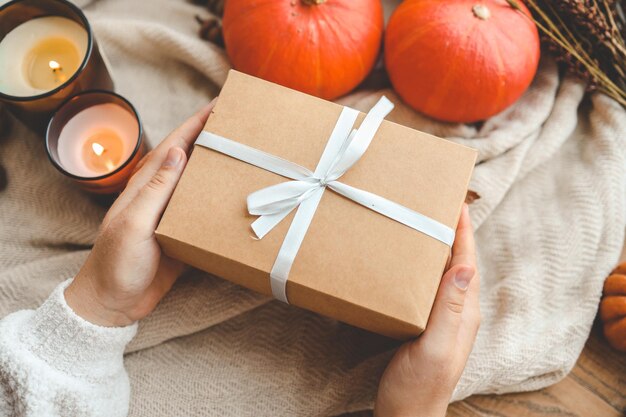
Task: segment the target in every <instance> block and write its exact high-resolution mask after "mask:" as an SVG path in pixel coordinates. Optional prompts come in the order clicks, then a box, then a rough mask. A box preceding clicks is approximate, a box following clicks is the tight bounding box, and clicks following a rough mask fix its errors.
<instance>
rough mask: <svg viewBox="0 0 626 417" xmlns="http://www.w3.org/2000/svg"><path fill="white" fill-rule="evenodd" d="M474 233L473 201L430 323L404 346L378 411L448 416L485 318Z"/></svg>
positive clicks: (399, 416)
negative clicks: (479, 327)
mask: <svg viewBox="0 0 626 417" xmlns="http://www.w3.org/2000/svg"><path fill="white" fill-rule="evenodd" d="M479 281H480V277H479V274H478V270H477V268H476V254H475V250H474V233H473V230H472V224H471V222H470V218H469V213H468V208H467V205H464V206H463V212H462V214H461V219H460V220H459V225H458V227H457V231H456V239H455V240H454V245H453V246H452V259H451V261H450V265H449V267H448V270H447V271H446V273H445V274H444V275H443V277H442V279H441V284H440V286H439V291H438V293H437V297H436V299H435V304H434V306H433V309H432V312H431V315H430V319H429V320H428V326H427V328H426V330H425V331H424V333H423V334H422V335H421V336H420V337H419V338H418V339H417V340H414V341H411V342H408V343H406V344H404V345H403V346H401V347H400V349H398V351H397V352H396V354H395V356H394V357H393V359H392V360H391V362H390V363H389V365H388V366H387V369H386V370H385V373H384V374H383V376H382V378H381V380H380V384H379V387H378V396H377V398H376V407H375V415H376V417H443V416H445V414H446V409H447V407H448V403H449V402H450V397H451V396H452V392H453V391H454V388H455V386H456V384H457V383H458V381H459V378H460V377H461V373H462V372H463V369H464V368H465V364H466V363H467V358H468V356H469V354H470V352H471V351H472V346H473V345H474V340H475V339H476V333H477V331H478V326H479V323H480V310H479V305H478V290H479Z"/></svg>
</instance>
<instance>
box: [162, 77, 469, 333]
mask: <svg viewBox="0 0 626 417" xmlns="http://www.w3.org/2000/svg"><path fill="white" fill-rule="evenodd" d="M391 107H392V105H391V103H390V102H389V101H387V100H386V99H384V98H383V99H381V101H380V102H379V103H378V104H377V105H376V106H374V108H372V110H371V111H370V112H369V113H367V114H363V113H360V112H358V111H356V110H353V109H349V108H347V107H344V106H341V105H338V104H335V103H332V102H328V101H325V100H322V99H319V98H316V97H312V96H309V95H306V94H303V93H300V92H297V91H294V90H290V89H288V88H285V87H281V86H278V85H276V84H272V83H269V82H267V81H263V80H260V79H258V78H255V77H251V76H248V75H245V74H242V73H239V72H236V71H230V73H229V75H228V79H227V81H226V83H225V84H224V87H223V89H222V92H221V94H220V97H219V100H218V101H217V104H216V106H215V108H214V109H213V112H212V113H211V115H210V117H209V119H208V121H207V123H206V126H205V127H204V130H203V132H202V133H201V134H200V137H199V138H198V141H197V142H196V145H195V146H194V149H193V152H192V154H191V156H190V158H189V161H188V163H187V167H186V168H185V171H184V173H183V175H182V177H181V179H180V182H179V184H178V186H177V188H176V190H175V192H174V194H173V196H172V199H171V200H170V203H169V205H168V207H167V209H166V211H165V213H164V215H163V218H162V219H161V222H160V224H159V226H158V229H157V231H156V236H157V239H158V241H159V243H160V244H161V246H162V248H163V250H164V251H165V253H166V254H167V255H169V256H171V257H173V258H176V259H179V260H181V261H183V262H185V263H187V264H190V265H192V266H194V267H196V268H199V269H202V270H204V271H207V272H210V273H212V274H214V275H216V276H219V277H222V278H224V279H227V280H229V281H232V282H234V283H236V284H239V285H242V286H244V287H247V288H250V289H252V290H254V291H258V292H261V293H264V294H268V295H274V296H275V297H276V298H278V299H280V300H282V301H285V302H289V303H290V304H292V305H294V306H298V307H301V308H305V309H307V310H311V311H314V312H316V313H319V314H322V315H325V316H328V317H331V318H334V319H337V320H340V321H343V322H345V323H349V324H351V325H354V326H358V327H361V328H364V329H367V330H370V331H373V332H377V333H380V334H383V335H387V336H391V337H394V338H399V339H406V338H410V337H414V336H417V335H419V334H420V333H421V332H422V331H423V330H424V329H425V327H426V323H427V321H428V316H429V314H430V310H431V308H432V305H433V301H434V298H435V295H436V292H437V288H438V285H439V281H440V279H441V275H442V273H443V271H444V268H445V266H446V262H447V259H448V257H449V254H450V246H451V244H452V241H453V239H454V229H455V228H456V225H457V222H458V219H459V215H460V212H461V208H462V204H463V201H464V198H465V195H466V192H467V186H468V182H469V180H470V176H471V173H472V169H473V167H474V163H475V159H476V152H475V151H474V150H473V149H471V148H468V147H465V146H461V145H458V144H455V143H452V142H449V141H446V140H443V139H440V138H437V137H434V136H432V135H429V134H426V133H422V132H419V131H417V130H414V129H410V128H407V127H404V126H401V125H398V124H395V123H392V122H389V121H387V120H383V119H384V117H385V116H386V114H387V113H388V112H389V111H390V110H391ZM286 319H287V318H286Z"/></svg>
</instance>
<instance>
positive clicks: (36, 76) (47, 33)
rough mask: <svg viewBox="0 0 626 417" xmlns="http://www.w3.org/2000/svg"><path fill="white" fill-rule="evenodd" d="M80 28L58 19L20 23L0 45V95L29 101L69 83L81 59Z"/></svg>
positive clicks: (84, 46) (82, 41)
mask: <svg viewBox="0 0 626 417" xmlns="http://www.w3.org/2000/svg"><path fill="white" fill-rule="evenodd" d="M87 45H88V36H87V31H86V30H85V28H84V27H82V26H81V25H79V24H78V23H76V22H74V21H72V20H70V19H67V18H64V17H59V16H46V17H39V18H35V19H32V20H29V21H26V22H24V23H22V24H21V25H19V26H17V27H16V28H15V29H13V30H12V31H11V32H9V33H7V35H6V36H5V37H4V38H3V39H2V41H0V92H2V93H4V94H8V95H11V96H16V97H29V96H34V95H39V94H42V93H45V92H46V91H50V90H52V89H54V88H56V87H57V86H59V85H61V84H63V83H64V82H65V81H66V80H67V79H69V78H70V77H71V76H72V75H73V74H74V73H75V72H76V70H77V69H78V68H79V67H80V64H81V63H82V61H83V60H84V58H85V55H86V53H87Z"/></svg>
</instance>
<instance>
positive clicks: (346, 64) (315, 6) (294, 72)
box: [222, 0, 383, 99]
mask: <svg viewBox="0 0 626 417" xmlns="http://www.w3.org/2000/svg"><path fill="white" fill-rule="evenodd" d="M222 25H223V31H224V42H225V44H226V52H227V53H228V56H229V58H230V61H231V63H232V65H233V67H234V68H235V69H237V70H239V71H242V72H246V73H248V74H251V75H254V76H257V77H260V78H264V79H266V80H269V81H272V82H275V83H278V84H282V85H284V86H287V87H290V88H293V89H296V90H300V91H303V92H305V93H309V94H313V95H316V96H318V97H322V98H325V99H334V98H336V97H339V96H341V95H343V94H345V93H347V92H349V91H350V90H352V89H353V88H354V87H356V86H357V85H358V84H359V83H360V82H361V81H362V80H363V79H364V78H365V77H366V76H367V74H368V73H369V72H370V70H371V69H372V67H373V66H374V64H375V62H376V58H377V57H378V51H379V49H380V46H381V38H382V32H383V10H382V5H381V3H380V0H228V1H227V2H226V5H225V8H224V18H223V21H222Z"/></svg>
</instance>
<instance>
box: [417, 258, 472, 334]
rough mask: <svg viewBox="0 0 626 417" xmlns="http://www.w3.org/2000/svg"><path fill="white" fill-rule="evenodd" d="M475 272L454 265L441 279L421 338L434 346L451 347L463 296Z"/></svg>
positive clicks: (458, 325) (458, 320)
mask: <svg viewBox="0 0 626 417" xmlns="http://www.w3.org/2000/svg"><path fill="white" fill-rule="evenodd" d="M475 273H476V270H475V268H474V267H472V266H469V265H463V264H462V265H455V266H453V267H452V268H450V269H449V270H448V272H446V273H445V274H444V276H443V277H442V278H441V284H440V285H439V291H438V292H437V297H436V298H435V303H434V305H433V309H432V312H431V314H430V318H429V320H428V325H427V328H426V331H425V332H424V335H423V338H424V339H428V340H429V341H428V343H431V342H432V343H433V344H434V346H446V345H448V346H453V345H454V343H455V342H456V338H457V335H458V332H459V327H460V325H461V316H462V313H463V306H464V304H465V295H466V293H467V289H468V287H469V284H470V281H471V280H472V278H473V277H474V275H475Z"/></svg>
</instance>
